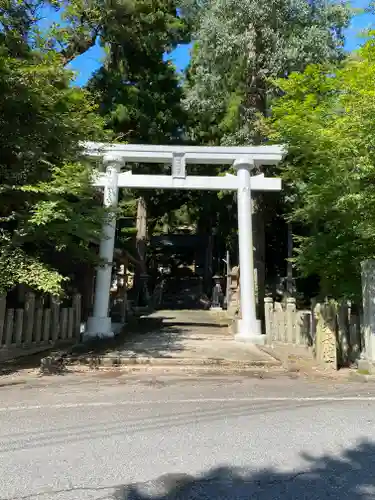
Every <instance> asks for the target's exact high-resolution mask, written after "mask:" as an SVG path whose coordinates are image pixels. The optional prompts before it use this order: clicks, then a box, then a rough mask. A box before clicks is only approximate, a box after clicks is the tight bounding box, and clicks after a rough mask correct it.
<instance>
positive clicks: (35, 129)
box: [0, 2, 103, 293]
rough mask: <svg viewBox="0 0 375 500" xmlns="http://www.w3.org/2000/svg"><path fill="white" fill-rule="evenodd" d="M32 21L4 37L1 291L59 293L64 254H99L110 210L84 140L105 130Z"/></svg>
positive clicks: (0, 67) (0, 65)
mask: <svg viewBox="0 0 375 500" xmlns="http://www.w3.org/2000/svg"><path fill="white" fill-rule="evenodd" d="M19 5H21V6H22V5H23V4H22V3H21V2H20V3H14V5H13V7H14V6H16V7H17V6H19ZM11 7H12V5H11ZM1 14H2V17H1V18H0V22H2V23H3V22H4V19H6V21H7V22H8V21H9V16H8V17H7V16H6V11H3V12H2V13H1ZM19 15H20V16H21V15H24V16H25V17H24V20H25V22H24V23H23V22H21V20H20V21H19V22H20V25H21V26H26V25H28V13H27V12H26V13H25V12H24V11H22V9H21V8H20V11H19ZM3 26H4V24H3ZM28 26H29V27H28V28H25V31H24V32H22V29H20V30H19V29H18V27H17V26H15V27H14V29H13V30H10V31H11V33H10V35H9V37H8V31H7V30H5V31H4V32H3V33H2V35H3V37H2V39H1V40H0V92H1V95H0V109H1V112H0V127H1V131H2V132H1V136H0V207H1V208H0V293H3V292H5V291H6V290H8V289H10V288H12V287H13V286H14V285H16V284H18V283H25V284H27V285H29V286H31V287H34V288H36V289H39V290H41V291H43V292H51V293H60V292H61V291H62V287H63V283H64V280H65V278H66V275H65V274H64V273H62V272H61V268H62V267H63V266H62V265H61V264H62V262H61V261H62V258H63V257H66V256H67V255H68V256H69V262H70V263H71V266H73V265H74V262H75V261H81V260H85V259H91V260H93V259H95V252H94V251H93V250H92V248H90V245H91V244H92V242H93V241H96V240H97V238H98V237H99V235H100V230H101V222H102V217H103V210H102V208H101V206H100V205H101V204H100V200H97V201H95V199H97V193H96V192H95V190H94V189H93V188H92V187H91V183H90V180H91V168H89V167H88V165H86V164H85V163H84V161H81V158H80V155H81V149H80V146H79V141H80V140H87V139H90V138H91V139H95V138H97V137H102V136H103V134H102V122H101V119H100V118H99V117H98V115H97V113H96V109H95V105H94V103H93V100H92V98H91V96H90V95H89V93H88V92H87V91H84V90H81V89H78V88H75V87H72V86H71V79H72V76H73V75H72V74H71V73H70V72H68V71H66V70H65V69H64V68H63V66H62V64H61V57H60V55H58V54H56V53H55V52H54V51H50V52H48V53H47V54H43V53H42V52H41V51H40V50H37V49H36V48H35V47H33V44H32V43H30V42H29V40H30V39H31V38H32V37H33V36H34V34H33V31H32V26H33V23H32V22H30V24H29V25H28ZM35 33H36V34H37V32H35ZM18 35H19V36H18ZM21 35H22V36H21ZM15 41H16V42H15ZM21 46H22V50H21ZM91 246H92V245H91ZM65 262H66V259H65Z"/></svg>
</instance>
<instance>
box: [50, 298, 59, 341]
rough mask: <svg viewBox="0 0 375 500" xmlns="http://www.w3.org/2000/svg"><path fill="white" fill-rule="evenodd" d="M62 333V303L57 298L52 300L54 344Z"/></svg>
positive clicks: (52, 337) (52, 334) (52, 335)
mask: <svg viewBox="0 0 375 500" xmlns="http://www.w3.org/2000/svg"><path fill="white" fill-rule="evenodd" d="M59 333H60V301H59V299H58V298H57V297H52V298H51V341H52V343H53V344H54V343H55V342H56V341H57V339H58V338H59Z"/></svg>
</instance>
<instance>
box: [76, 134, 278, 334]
mask: <svg viewBox="0 0 375 500" xmlns="http://www.w3.org/2000/svg"><path fill="white" fill-rule="evenodd" d="M83 147H84V154H85V155H86V156H87V157H91V158H98V157H99V158H102V160H103V164H104V166H105V168H106V173H105V174H98V175H96V176H95V178H94V179H93V183H94V185H95V186H98V187H103V188H104V205H105V206H107V207H112V208H115V207H116V205H117V200H118V189H119V188H121V187H125V188H128V189H131V188H133V189H135V188H138V189H193V190H216V191H221V190H230V191H237V203H238V237H239V254H240V255H239V257H240V259H239V260H240V270H241V271H240V272H241V278H240V282H241V286H240V295H241V319H240V320H239V324H238V329H237V331H238V333H237V335H236V339H237V340H241V341H247V342H252V343H256V344H261V343H263V342H264V336H263V335H262V334H261V328H260V322H259V321H258V320H257V318H256V312H255V287H254V260H253V235H252V203H251V191H280V190H281V179H278V178H267V177H264V175H257V176H254V177H252V176H251V171H252V170H253V169H254V168H255V166H257V165H264V164H277V163H278V162H279V161H280V160H281V159H282V157H283V148H282V147H281V146H251V147H228V148H227V147H197V146H186V147H184V146H152V145H151V146H150V145H126V144H98V143H84V144H83ZM134 162H137V163H166V164H169V163H170V164H171V167H172V168H171V170H172V171H171V175H134V174H132V172H131V171H130V170H128V171H125V172H122V171H121V169H124V168H125V169H126V166H127V165H126V164H128V163H134ZM189 163H193V164H227V165H233V166H234V167H235V169H236V171H237V175H230V174H226V175H225V176H219V177H210V176H189V175H188V174H187V171H186V165H187V164H189ZM115 232H116V221H115V220H114V219H113V218H110V219H108V220H107V221H106V223H105V226H104V228H103V239H102V240H101V243H100V252H99V253H100V257H101V259H103V261H104V262H105V264H104V265H103V266H101V267H100V268H99V269H98V270H97V276H96V284H95V298H94V310H93V315H92V316H91V317H90V318H89V319H88V323H87V330H86V334H85V335H86V337H97V336H100V337H111V336H113V335H114V333H113V332H112V326H111V319H110V317H109V315H108V309H109V294H110V286H111V275H112V260H113V252H114V245H115Z"/></svg>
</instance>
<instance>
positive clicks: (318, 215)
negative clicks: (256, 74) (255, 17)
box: [266, 38, 375, 297]
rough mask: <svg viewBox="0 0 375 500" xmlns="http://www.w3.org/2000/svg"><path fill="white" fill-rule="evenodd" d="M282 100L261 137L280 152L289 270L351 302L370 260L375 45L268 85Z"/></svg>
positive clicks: (374, 241) (373, 248)
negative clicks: (295, 227)
mask: <svg viewBox="0 0 375 500" xmlns="http://www.w3.org/2000/svg"><path fill="white" fill-rule="evenodd" d="M275 83H276V85H277V86H278V88H279V89H280V91H281V92H282V93H283V96H282V97H281V98H280V99H278V100H275V102H274V104H273V106H272V118H271V119H270V120H269V121H268V123H267V127H269V128H267V129H266V132H269V133H270V137H271V139H272V140H273V141H276V142H282V143H284V144H285V145H286V147H287V148H288V157H287V161H286V163H285V165H284V169H283V175H284V178H285V180H286V181H287V182H288V183H289V185H290V186H292V193H291V194H292V195H293V198H292V199H293V206H292V212H291V220H293V221H295V222H296V223H300V224H302V225H303V226H304V227H307V228H309V230H308V234H307V235H306V234H305V235H304V236H300V237H299V238H298V239H297V243H298V247H297V255H296V258H295V262H296V265H297V267H298V269H300V270H301V271H302V272H303V273H304V274H305V275H309V274H317V275H318V276H320V279H321V285H322V289H323V291H324V292H325V293H327V294H334V295H335V296H336V297H340V296H346V297H348V296H349V297H350V296H353V295H356V294H357V295H359V292H360V290H359V285H360V280H359V273H360V262H361V260H363V259H367V258H374V256H375V210H374V206H375V194H374V182H375V157H374V145H375V135H374V116H375V90H374V89H375V43H374V38H372V39H371V40H370V41H369V42H368V43H366V44H365V45H364V47H363V48H362V49H361V50H360V51H359V52H358V54H355V56H353V57H351V58H350V59H348V60H346V61H345V62H344V63H343V64H341V65H339V66H337V65H336V66H328V65H326V66H319V65H315V66H314V65H313V66H309V67H308V68H307V69H306V71H305V72H304V73H301V74H298V73H294V74H292V75H291V76H290V78H289V79H287V80H278V81H276V82H275Z"/></svg>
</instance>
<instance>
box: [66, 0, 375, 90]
mask: <svg viewBox="0 0 375 500" xmlns="http://www.w3.org/2000/svg"><path fill="white" fill-rule="evenodd" d="M367 4H368V1H367V0H354V1H352V5H353V7H356V8H364V7H366V5H367ZM373 24H375V18H374V16H372V15H369V14H358V15H356V16H355V17H354V19H353V20H352V23H351V26H350V27H349V28H348V30H347V34H346V36H347V40H346V49H347V50H348V51H352V50H354V49H355V48H357V47H358V46H359V45H360V44H361V43H362V41H363V38H361V36H360V34H361V32H362V31H363V30H364V29H366V28H369V27H371V26H372V25H373ZM190 48H191V46H190V45H181V46H179V47H177V49H176V50H175V51H174V52H173V53H172V54H171V56H170V58H171V59H172V60H173V62H174V64H175V65H176V67H177V69H178V70H179V71H181V70H183V69H185V68H186V66H187V65H188V63H189V57H190ZM102 58H103V52H102V50H101V48H100V47H99V45H96V46H95V47H92V48H91V49H90V50H88V51H87V52H86V53H85V54H83V55H82V56H80V57H77V58H76V59H75V60H74V61H73V62H72V63H71V65H70V67H71V69H73V70H74V71H75V72H76V74H77V77H76V81H75V83H76V84H78V85H84V84H85V83H86V82H87V80H88V79H89V78H90V76H91V75H92V73H93V72H94V71H95V70H96V69H98V68H99V67H100V66H101V60H102Z"/></svg>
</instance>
